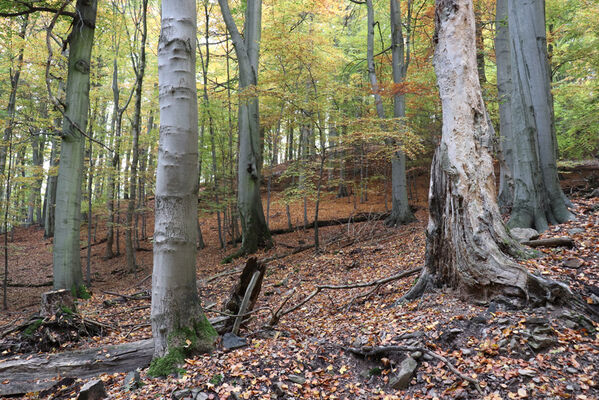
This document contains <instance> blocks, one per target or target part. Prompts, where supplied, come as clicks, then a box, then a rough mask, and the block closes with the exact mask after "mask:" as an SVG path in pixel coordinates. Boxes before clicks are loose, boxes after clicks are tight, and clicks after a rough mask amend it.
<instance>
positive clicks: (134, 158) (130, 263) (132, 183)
mask: <svg viewBox="0 0 599 400" xmlns="http://www.w3.org/2000/svg"><path fill="white" fill-rule="evenodd" d="M147 13H148V0H142V2H141V20H140V22H139V23H140V25H141V26H136V27H135V29H136V34H135V38H137V35H138V34H139V35H140V36H139V39H140V44H139V56H138V57H137V58H135V57H133V56H132V57H131V59H132V60H136V61H135V62H134V68H133V70H134V72H135V78H136V82H135V103H134V112H133V124H132V126H131V131H132V134H133V138H132V139H133V143H132V148H131V153H132V154H131V174H130V177H129V201H128V202H127V222H126V223H127V226H126V227H125V253H126V255H127V269H128V271H129V272H135V271H136V270H137V264H136V261H135V246H134V243H133V236H134V229H135V227H134V224H133V218H134V214H136V212H135V208H136V204H135V203H136V201H137V164H138V162H139V135H140V132H141V101H142V96H143V80H144V75H145V73H146V40H147V37H148V24H147ZM125 185H126V183H125Z"/></svg>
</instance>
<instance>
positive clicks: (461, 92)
mask: <svg viewBox="0 0 599 400" xmlns="http://www.w3.org/2000/svg"><path fill="white" fill-rule="evenodd" d="M436 7H437V8H436V16H435V20H436V32H435V36H434V42H435V55H434V60H433V63H434V67H435V72H436V74H437V83H438V86H439V94H440V97H441V103H442V109H443V131H442V137H441V143H440V145H439V147H438V148H437V151H436V153H435V156H434V159H433V165H432V168H431V185H430V190H429V212H430V218H429V223H428V227H427V234H426V256H425V257H426V259H425V266H424V268H423V272H422V275H421V277H420V279H419V280H418V283H417V284H416V286H414V287H413V288H412V290H411V291H410V292H409V293H408V294H407V295H406V296H404V297H405V298H408V299H410V298H414V297H415V296H416V295H418V294H421V293H422V292H423V291H424V289H426V287H427V284H428V283H433V284H435V285H437V286H447V287H451V288H454V289H456V290H457V291H458V292H459V293H460V294H461V295H464V296H467V297H474V298H478V299H483V300H486V299H489V298H492V297H493V296H495V295H500V294H502V295H506V296H510V297H513V298H515V299H516V300H518V301H520V302H521V304H523V305H524V304H526V303H528V304H529V305H532V306H535V305H539V304H543V303H545V302H547V301H549V302H571V301H572V299H573V298H574V296H573V295H572V293H571V292H570V290H569V289H568V288H567V287H566V286H565V285H563V284H561V283H557V282H552V281H546V280H544V279H543V278H540V277H537V276H535V275H532V274H530V273H529V272H528V271H527V270H526V269H525V268H524V267H522V266H521V265H519V264H518V263H517V262H516V261H514V259H513V258H512V257H511V255H515V254H518V253H519V254H522V252H523V251H524V250H523V249H522V248H521V247H520V246H519V245H518V244H517V243H516V241H515V240H514V239H513V238H511V237H510V235H509V234H508V232H507V230H506V228H505V226H504V224H503V222H502V219H501V215H500V213H499V208H498V206H497V203H496V201H495V179H494V175H493V163H492V158H491V155H490V144H491V139H492V137H491V132H492V130H491V127H490V124H489V121H488V118H487V116H486V115H487V114H486V110H485V105H484V102H483V98H482V94H481V88H480V83H479V79H478V73H477V65H476V45H475V23H474V12H473V7H472V0H437V1H436ZM576 304H579V305H580V304H581V302H580V301H578V300H577V301H576ZM581 307H584V305H581Z"/></svg>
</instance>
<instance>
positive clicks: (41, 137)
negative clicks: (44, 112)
mask: <svg viewBox="0 0 599 400" xmlns="http://www.w3.org/2000/svg"><path fill="white" fill-rule="evenodd" d="M45 133H46V132H45V131H44V130H43V129H40V130H39V131H38V133H37V134H36V135H34V136H33V137H32V138H31V163H32V166H33V167H34V172H33V176H34V178H35V180H34V184H33V186H32V187H31V190H30V192H29V200H28V207H27V208H28V210H27V225H33V224H34V223H38V224H41V223H42V215H41V214H42V211H41V210H42V200H41V190H42V183H43V178H44V174H43V168H44V147H45V146H44V145H45V142H46V137H45Z"/></svg>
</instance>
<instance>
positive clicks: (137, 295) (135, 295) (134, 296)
mask: <svg viewBox="0 0 599 400" xmlns="http://www.w3.org/2000/svg"><path fill="white" fill-rule="evenodd" d="M101 292H102V293H104V294H108V295H111V296H116V297H122V298H123V299H126V300H147V299H149V298H150V296H149V295H147V294H145V293H146V292H145V291H143V290H142V291H141V292H137V293H133V294H132V295H128V294H121V293H116V292H111V291H109V290H101ZM140 295H141V296H140Z"/></svg>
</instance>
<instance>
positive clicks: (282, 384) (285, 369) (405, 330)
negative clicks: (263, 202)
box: [0, 176, 599, 399]
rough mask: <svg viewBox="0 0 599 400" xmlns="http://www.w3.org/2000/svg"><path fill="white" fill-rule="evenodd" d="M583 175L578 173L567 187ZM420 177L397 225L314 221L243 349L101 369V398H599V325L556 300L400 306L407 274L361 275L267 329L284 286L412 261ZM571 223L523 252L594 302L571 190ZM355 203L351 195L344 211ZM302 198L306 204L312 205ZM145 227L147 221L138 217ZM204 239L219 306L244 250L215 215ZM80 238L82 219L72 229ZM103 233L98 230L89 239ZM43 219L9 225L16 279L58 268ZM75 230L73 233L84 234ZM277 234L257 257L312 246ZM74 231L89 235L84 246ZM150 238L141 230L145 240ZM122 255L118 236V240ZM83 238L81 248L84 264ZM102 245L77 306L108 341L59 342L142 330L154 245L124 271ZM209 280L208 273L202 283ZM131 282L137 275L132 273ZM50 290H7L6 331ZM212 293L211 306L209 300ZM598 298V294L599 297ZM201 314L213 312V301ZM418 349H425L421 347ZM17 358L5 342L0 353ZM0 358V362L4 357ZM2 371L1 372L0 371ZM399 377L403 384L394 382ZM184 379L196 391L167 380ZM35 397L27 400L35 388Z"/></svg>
mask: <svg viewBox="0 0 599 400" xmlns="http://www.w3.org/2000/svg"><path fill="white" fill-rule="evenodd" d="M576 185H577V184H576V183H572V184H571V187H575V186H576ZM426 187H427V182H426V177H425V176H423V177H422V178H421V179H419V181H418V184H417V187H416V191H415V192H416V196H415V198H414V199H413V200H414V201H413V203H414V204H415V206H416V208H417V212H416V216H417V218H418V220H417V221H416V222H413V223H411V224H409V225H406V226H402V227H400V228H397V229H391V228H386V227H385V226H384V224H383V222H382V221H381V220H375V219H373V220H371V221H367V222H364V223H354V224H351V223H350V224H344V225H340V226H332V227H327V228H321V229H320V232H321V243H323V245H322V247H321V250H320V252H319V253H317V254H316V253H315V252H314V249H308V250H305V251H302V252H299V253H297V254H292V255H288V256H286V257H282V258H279V259H276V260H274V261H271V262H269V263H268V265H267V272H266V276H265V279H264V282H263V285H262V292H261V294H260V298H259V300H258V303H257V304H256V309H258V310H262V311H260V312H257V313H256V314H255V315H254V317H253V319H252V320H251V321H250V323H249V324H247V326H245V327H244V328H243V329H242V331H241V336H244V337H245V338H246V340H247V343H248V344H247V346H245V347H242V348H239V349H236V350H231V351H227V350H225V349H223V347H222V346H221V344H220V343H219V347H218V349H217V350H216V351H215V352H213V353H212V354H210V355H204V356H198V357H194V358H191V359H188V360H186V364H185V365H184V366H183V368H184V369H185V371H186V372H185V373H183V374H180V375H177V376H169V377H167V378H163V379H154V378H150V377H148V376H147V375H146V374H145V370H142V372H141V380H142V382H143V386H141V387H140V388H139V389H136V390H134V391H126V390H125V388H124V386H123V381H124V378H125V374H113V375H103V376H102V377H101V379H102V380H103V381H104V383H105V385H106V387H107V390H108V393H109V396H110V398H113V399H154V398H173V396H175V395H176V396H179V398H185V396H186V395H188V396H191V393H192V392H191V389H194V390H196V391H194V392H193V393H202V394H203V395H205V396H204V397H199V396H198V397H197V398H208V399H227V398H231V399H239V398H241V399H262V398H264V399H269V398H298V399H299V398H303V399H394V398H397V399H400V398H401V399H436V398H438V399H470V398H472V399H479V398H485V399H519V398H528V399H553V398H555V399H561V398H572V399H596V398H599V376H598V374H599V370H598V369H597V368H595V365H596V364H597V363H598V361H599V355H598V354H599V334H597V333H596V332H595V328H597V325H595V326H593V324H592V323H589V322H588V321H587V320H585V319H584V318H581V317H580V316H579V315H576V314H574V313H571V312H567V311H563V310H560V309H554V308H551V307H543V308H537V309H534V310H530V309H525V310H517V309H510V307H509V304H505V303H499V302H492V303H490V304H473V303H472V302H467V301H464V300H462V299H459V298H457V297H456V296H454V295H453V294H452V293H451V292H448V291H437V292H433V293H429V294H427V295H426V296H424V297H423V298H421V299H419V300H417V301H413V302H407V303H400V304H398V303H397V301H398V299H399V298H400V297H401V296H402V294H404V293H405V292H406V291H407V290H408V289H409V288H410V286H411V285H412V284H413V283H414V280H415V278H416V277H417V275H413V276H410V277H407V278H405V279H399V280H395V281H392V282H390V283H388V284H385V285H382V286H380V287H379V288H378V290H376V291H374V292H372V293H369V294H368V295H367V296H363V297H360V296H361V295H364V294H367V293H368V292H369V291H370V289H372V288H371V287H369V288H363V289H348V290H335V291H332V290H323V291H322V292H321V293H319V294H318V295H317V296H315V297H314V298H313V299H312V300H311V301H309V302H307V303H306V304H304V305H303V306H302V307H300V308H299V309H297V310H296V311H295V312H292V313H290V314H287V315H285V316H284V317H283V318H281V320H280V321H279V323H278V324H277V325H276V326H275V327H274V329H272V330H266V329H264V326H265V324H266V323H267V322H268V320H269V318H270V312H269V311H268V309H277V308H278V307H279V306H280V304H281V302H282V301H283V299H285V298H286V297H287V296H288V295H289V294H290V293H291V292H290V291H291V290H292V289H295V290H296V293H295V295H294V296H293V298H291V300H289V303H288V306H292V305H294V304H297V303H298V302H299V301H300V300H301V299H303V298H304V297H305V296H307V295H308V294H310V292H312V291H313V290H314V289H315V287H316V286H317V285H322V284H332V285H346V284H348V283H356V282H367V281H373V280H375V279H379V278H385V277H389V276H392V275H395V274H397V273H400V272H402V271H408V270H411V269H414V268H416V267H418V266H421V265H422V263H423V261H424V245H425V237H424V232H425V227H426V223H427V211H426V194H427V188H426ZM384 192H385V190H384V188H383V187H379V188H375V190H372V193H371V194H370V196H369V199H368V201H367V202H364V203H360V202H359V201H357V202H356V203H354V201H353V197H352V198H349V199H347V198H345V199H336V198H335V196H334V193H333V192H327V193H326V194H325V198H324V201H323V204H322V206H321V214H320V219H321V220H325V219H333V218H343V217H347V216H349V215H351V214H355V213H358V212H365V213H373V215H375V213H377V212H383V211H385V203H386V202H385V195H384ZM277 199H278V193H275V194H274V201H273V205H272V207H271V228H285V227H286V225H287V223H286V214H285V209H284V206H283V205H282V204H281V203H280V202H279V201H277ZM573 202H574V205H575V207H574V212H575V217H576V218H575V219H574V220H573V221H570V222H568V223H565V224H562V225H559V226H555V227H551V229H550V230H548V231H547V232H544V233H543V234H542V235H541V237H542V238H549V237H559V236H569V237H571V238H572V239H573V240H574V241H575V247H573V248H571V249H568V248H563V247H559V248H542V249H540V250H541V253H540V255H539V257H537V258H534V259H531V260H527V261H523V262H522V264H523V265H525V266H526V267H527V268H528V269H529V270H531V271H535V272H537V273H540V274H542V275H543V276H546V277H548V278H552V279H556V280H560V281H563V282H565V283H567V284H568V285H570V287H572V288H573V289H574V290H576V291H577V292H578V293H580V294H581V295H582V296H583V298H584V299H585V300H586V301H587V302H588V303H589V304H591V305H595V304H596V303H599V198H587V197H584V196H576V195H575V196H574V197H573ZM354 204H355V205H356V206H357V207H356V208H354ZM310 206H311V207H310V208H309V211H310V210H313V208H312V206H313V205H312V204H310ZM302 211H303V207H300V205H299V204H298V205H295V206H294V207H292V219H293V223H294V225H301V223H300V221H301V218H302ZM148 226H150V227H151V226H153V221H152V220H151V218H150V220H149V221H148ZM202 229H203V232H204V239H205V241H206V244H207V248H206V249H204V250H201V251H199V253H198V270H197V276H198V280H199V281H198V282H199V283H200V285H199V290H200V295H201V298H202V301H203V304H204V306H205V307H213V308H214V309H219V310H220V309H221V307H222V303H223V302H224V301H225V300H226V299H227V298H228V296H229V293H230V292H231V289H232V287H233V286H234V285H235V284H236V283H237V281H238V276H239V274H238V273H237V274H228V275H220V276H217V275H218V274H220V273H222V272H226V271H231V270H232V269H235V268H238V267H241V266H243V265H244V263H245V259H238V260H235V261H234V262H233V263H232V264H221V263H220V261H221V260H222V259H223V257H225V256H226V255H228V254H230V253H232V252H233V251H234V248H232V247H229V248H228V249H226V250H220V249H218V246H217V243H218V238H217V232H216V218H214V217H209V218H206V219H204V220H203V226H202ZM82 234H83V230H82ZM103 234H104V232H102V231H99V232H98V233H97V239H98V241H99V240H100V239H101V238H103V237H104V236H103ZM42 235H43V232H41V231H40V230H39V229H37V228H34V227H32V228H27V229H25V228H23V229H18V230H16V232H15V234H14V238H13V240H12V241H11V244H10V249H9V251H10V257H9V266H10V277H11V279H10V282H11V283H12V284H15V283H17V284H20V285H28V284H29V285H32V284H44V283H47V282H48V281H51V278H52V266H51V261H52V256H51V246H52V242H51V240H44V239H43V238H42ZM82 237H83V236H82ZM274 240H275V243H276V246H275V247H274V248H273V249H271V250H269V251H267V252H262V253H260V254H258V255H257V256H258V258H265V257H272V256H273V255H275V254H276V255H283V254H286V253H290V252H291V251H292V249H291V248H292V247H296V248H297V247H299V246H302V245H305V244H310V243H313V231H312V230H307V231H304V230H302V229H300V230H298V231H296V232H293V233H289V234H285V235H277V236H275V238H274ZM83 243H84V242H83ZM142 247H143V248H147V249H151V243H150V242H144V243H142ZM121 249H122V251H124V246H123V245H122V244H121ZM85 254H86V253H85V250H82V252H81V255H82V260H83V264H84V265H85V263H84V260H85V258H84V256H85ZM103 254H104V244H102V243H99V244H97V245H94V246H93V247H92V265H91V267H92V276H93V284H92V289H91V291H92V297H91V299H89V300H81V301H80V302H79V305H78V309H79V311H80V312H81V313H82V314H84V315H85V316H86V317H88V318H91V319H94V320H98V321H101V322H103V323H105V324H106V325H109V326H111V327H112V329H110V330H109V332H108V334H107V335H106V336H103V337H99V336H98V337H91V338H87V339H85V338H84V339H82V340H81V341H79V342H77V343H65V344H64V345H63V346H62V347H63V348H61V351H63V350H67V349H72V348H88V347H98V346H103V345H106V344H117V343H123V342H128V341H135V340H140V339H144V338H150V337H151V328H150V326H149V322H150V320H149V311H150V310H149V305H150V300H149V299H148V298H147V296H141V297H143V298H141V299H129V300H127V299H124V298H122V297H119V296H114V295H110V294H107V293H105V292H106V291H110V292H113V293H120V294H125V295H133V294H135V293H140V292H142V294H143V293H148V294H149V291H150V286H151V279H145V278H147V277H148V276H149V275H150V274H151V269H152V252H151V251H138V252H137V259H138V264H139V269H138V271H137V273H136V274H128V273H125V272H124V271H125V260H124V255H121V256H120V257H117V258H115V259H112V260H103V259H102V256H103ZM210 277H213V279H211V278H210ZM140 282H141V283H140ZM47 290H50V286H47V287H11V288H10V290H9V292H8V302H9V307H10V310H11V311H9V312H4V313H2V314H0V332H2V331H4V330H5V329H7V328H9V327H10V326H14V325H15V324H19V323H21V322H23V321H25V320H27V318H28V317H29V316H30V315H31V314H32V313H34V312H36V311H38V309H39V298H40V294H41V293H42V292H44V291H47ZM213 305H214V306H213ZM597 307H599V305H597ZM208 316H209V317H215V316H218V314H214V313H211V312H208ZM391 345H399V346H411V347H418V348H422V349H423V350H424V354H422V353H423V352H422V351H420V352H418V351H410V352H407V353H406V352H389V353H386V354H382V355H380V356H376V357H360V356H356V355H355V354H353V353H352V351H350V350H349V349H350V348H363V346H391ZM429 351H430V352H433V354H437V355H440V356H442V357H445V359H446V360H448V361H449V362H450V363H451V364H452V365H453V366H455V367H456V368H457V369H459V371H460V372H461V373H462V374H464V375H467V376H469V377H471V378H473V379H475V380H477V381H478V382H479V385H480V389H481V391H482V393H480V392H478V391H477V390H476V389H475V387H474V385H473V384H471V383H468V382H466V381H464V380H463V379H462V378H460V377H459V376H457V375H456V374H454V373H453V372H452V371H451V370H450V369H449V368H448V366H447V365H445V364H444V363H443V362H441V361H439V359H436V358H434V357H431V353H429ZM418 353H421V354H418ZM408 355H410V356H411V357H413V358H414V359H415V360H416V361H417V369H416V371H415V373H414V376H413V378H412V379H411V384H410V385H409V386H408V387H407V389H404V390H400V389H395V388H394V387H393V386H394V384H395V383H396V382H394V381H395V379H394V377H395V376H396V375H397V374H398V373H399V372H400V370H401V369H402V367H401V364H402V361H403V360H404V359H405V358H406V357H407V356H408ZM10 356H14V354H10V353H8V352H5V353H4V354H2V357H3V358H7V357H10ZM0 363H1V361H0ZM1 378H2V379H0V380H3V379H6V380H9V379H10V377H8V376H7V377H1ZM83 383H84V381H82V380H77V381H76V382H75V383H74V384H72V385H68V386H61V385H59V386H58V387H55V388H54V393H53V394H50V395H48V397H46V398H54V399H68V398H74V397H76V394H77V391H78V389H79V388H80V386H81V385H82V384H83ZM396 387H397V386H396ZM181 389H189V390H190V392H176V391H177V390H181ZM28 397H29V398H37V395H35V394H31V395H29V396H28Z"/></svg>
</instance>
